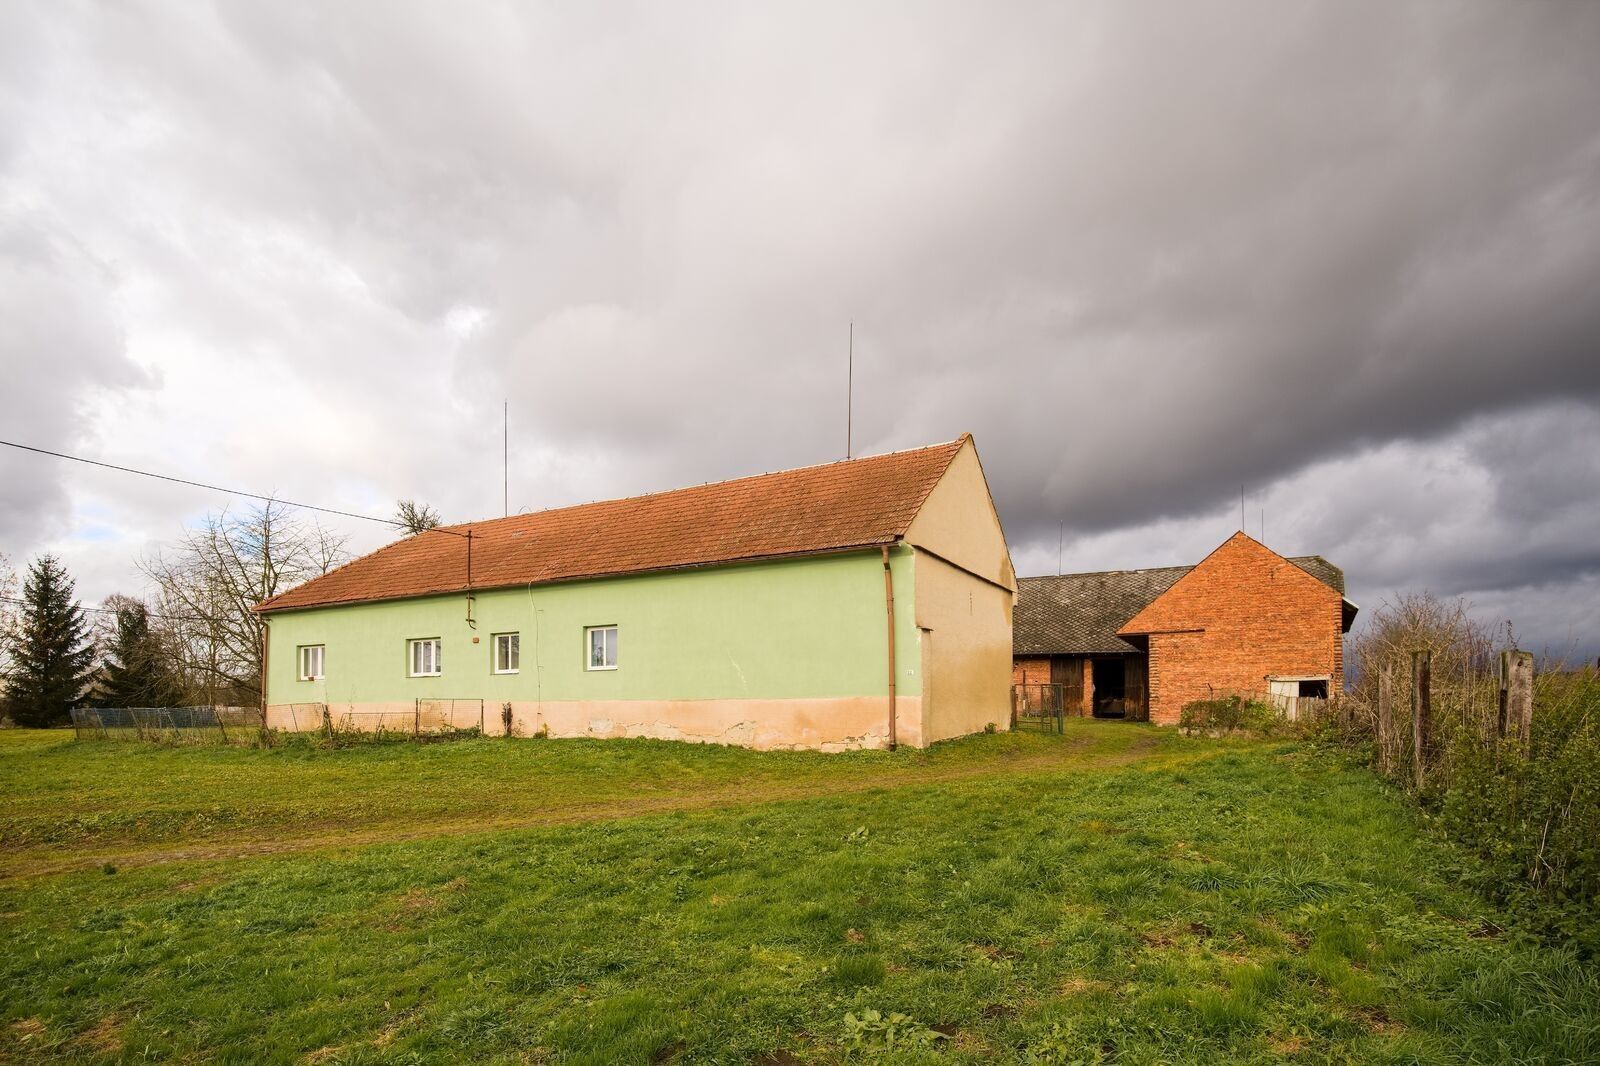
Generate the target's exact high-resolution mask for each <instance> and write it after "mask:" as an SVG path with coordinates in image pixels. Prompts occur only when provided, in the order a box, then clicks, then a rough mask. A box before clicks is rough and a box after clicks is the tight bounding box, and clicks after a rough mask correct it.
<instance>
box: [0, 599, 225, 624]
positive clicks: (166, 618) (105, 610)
mask: <svg viewBox="0 0 1600 1066" xmlns="http://www.w3.org/2000/svg"><path fill="white" fill-rule="evenodd" d="M0 603H14V604H16V605H17V606H18V607H27V606H29V604H28V601H27V600H22V599H18V598H17V597H15V596H0ZM73 606H74V607H76V608H77V609H78V610H80V611H90V612H93V613H94V614H121V613H122V611H120V610H118V609H117V608H114V607H85V606H84V605H83V604H81V603H75V604H73ZM144 613H145V617H146V618H153V619H155V620H157V621H161V622H204V621H206V619H204V618H200V617H197V616H195V615H184V614H156V613H155V612H154V611H152V610H150V608H148V607H146V608H145V612H144Z"/></svg>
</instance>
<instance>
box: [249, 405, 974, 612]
mask: <svg viewBox="0 0 1600 1066" xmlns="http://www.w3.org/2000/svg"><path fill="white" fill-rule="evenodd" d="M968 439H969V438H968V437H966V436H962V437H961V438H960V439H958V440H955V441H951V442H950V443H947V444H936V445H933V446H931V447H927V448H918V449H915V450H912V451H903V452H891V453H889V454H887V455H875V456H870V457H867V458H863V459H850V460H842V461H840V462H835V463H828V464H825V465H822V466H810V467H804V468H801V469H798V470H783V471H779V472H777V473H771V474H759V475H756V476H753V477H745V478H738V479H736V480H733V481H720V482H715V483H712V484H708V485H696V486H692V487H690V488H684V489H676V490H673V491H670V492H659V493H654V494H652V495H648V496H635V497H631V498H628V499H622V500H604V501H601V502H599V503H588V504H580V505H578V506H575V507H563V508H559V509H555V510H550V511H539V512H536V513H533V514H524V515H513V516H511V517H509V518H497V519H491V520H489V521H485V522H474V523H465V524H462V525H456V526H449V527H446V528H447V529H450V530H454V531H456V532H458V533H464V532H467V531H469V530H470V531H471V533H472V540H471V545H472V581H471V584H470V586H469V584H468V581H467V545H468V541H467V538H465V537H462V536H451V535H449V534H448V533H441V532H438V531H433V532H428V533H421V534H418V535H416V536H412V537H407V538H406V539H404V540H401V541H398V542H396V543H394V544H390V545H388V546H387V547H384V548H380V549H378V550H377V551H375V552H373V553H371V554H370V555H364V556H362V557H361V558H359V559H356V560H354V561H352V562H350V563H347V564H345V565H344V566H341V567H339V568H337V569H335V570H331V571H329V572H328V573H326V574H323V575H322V576H321V577H317V578H313V579H312V580H310V581H307V582H306V583H304V584H302V585H298V586H296V587H294V588H292V589H289V590H288V591H286V592H283V593H280V594H279V595H277V596H275V597H273V598H272V599H269V600H267V601H265V602H264V603H262V604H260V605H259V606H258V607H257V610H260V611H281V610H288V609H291V608H296V607H317V606H325V605H330V604H338V603H358V602H362V601H366V600H388V599H401V598H405V597H410V596H428V595H434V594H438V593H446V592H460V591H465V590H466V589H468V588H469V587H470V588H472V589H488V588H504V587H508V586H513V585H527V584H540V583H544V582H552V581H568V580H573V579H577V578H592V577H604V576H610V575H616V574H633V573H642V572H645V571H651V570H669V569H675V568H679V567H688V566H705V565H710V564H713V563H728V562H738V561H745V560H756V559H770V558H777V557H782V556H789V555H807V554H815V553H817V552H824V551H830V550H835V549H841V548H855V547H869V546H873V545H879V544H888V543H891V542H893V541H894V540H895V539H896V538H898V537H901V536H904V534H905V532H906V529H907V527H908V526H910V524H911V520H912V519H913V518H915V517H916V514H917V511H918V510H920V509H921V507H922V504H923V501H924V500H925V499H926V498H927V495H928V493H929V492H931V491H932V489H933V486H934V485H935V484H936V483H937V482H938V480H939V478H940V477H942V476H943V475H944V472H945V469H946V468H947V467H948V466H949V465H950V461H951V460H952V459H954V458H955V455H956V453H957V452H959V451H960V450H961V447H962V445H963V444H965V443H966V442H967V440H968Z"/></svg>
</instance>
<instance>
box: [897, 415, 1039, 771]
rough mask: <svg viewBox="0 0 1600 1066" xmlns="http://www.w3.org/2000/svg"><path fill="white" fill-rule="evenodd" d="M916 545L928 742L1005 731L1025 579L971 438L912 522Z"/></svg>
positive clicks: (924, 724)
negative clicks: (1020, 584)
mask: <svg viewBox="0 0 1600 1066" xmlns="http://www.w3.org/2000/svg"><path fill="white" fill-rule="evenodd" d="M905 539H906V541H907V542H908V543H910V544H911V545H912V546H914V547H915V548H916V549H917V553H916V577H915V579H914V582H913V586H914V589H915V596H916V618H917V628H918V632H919V634H920V636H921V638H922V648H921V653H922V656H921V658H922V705H921V711H922V737H923V741H924V742H925V743H931V742H933V741H936V740H945V739H947V738H949V737H959V736H964V735H966V734H968V733H976V732H978V731H979V730H981V729H983V728H984V727H985V726H988V725H991V724H992V725H993V726H994V727H995V728H996V729H1006V728H1007V727H1008V725H1009V723H1010V721H1011V611H1012V608H1013V606H1014V605H1015V603H1016V589H1017V579H1016V574H1015V572H1014V571H1013V570H1012V568H1011V555H1010V552H1008V551H1007V549H1006V538H1005V533H1004V532H1003V531H1002V530H1001V528H1000V517H999V516H998V515H997V514H996V513H995V509H994V502H993V500H991V499H990V497H989V485H988V483H987V482H986V481H985V480H984V477H983V467H982V466H981V465H980V464H979V462H978V450H977V448H976V447H974V446H973V443H972V440H971V438H968V439H967V441H966V443H965V444H963V445H962V447H961V450H960V451H959V452H957V453H956V456H955V458H954V459H952V460H951V461H950V466H949V467H948V468H947V469H946V470H945V473H944V476H943V477H941V478H940V479H939V483H938V484H937V485H935V486H934V487H933V491H932V492H930V493H929V494H928V498H927V500H926V501H924V503H923V505H922V509H921V510H920V511H918V512H917V517H916V518H915V519H914V520H913V521H912V523H911V526H910V528H908V529H907V530H906V538H905Z"/></svg>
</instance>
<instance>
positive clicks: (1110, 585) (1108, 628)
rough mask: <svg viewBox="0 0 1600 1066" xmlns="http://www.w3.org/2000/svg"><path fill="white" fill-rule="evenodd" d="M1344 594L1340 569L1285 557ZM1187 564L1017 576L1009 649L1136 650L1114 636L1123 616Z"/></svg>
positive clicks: (1319, 560) (1316, 558)
mask: <svg viewBox="0 0 1600 1066" xmlns="http://www.w3.org/2000/svg"><path fill="white" fill-rule="evenodd" d="M1289 561H1290V562H1291V563H1293V564H1294V565H1296V566H1298V567H1299V568H1300V569H1302V570H1304V571H1305V572H1306V573H1308V574H1310V575H1311V576H1312V577H1314V578H1316V579H1317V580H1318V581H1321V582H1322V583H1323V584H1324V585H1327V586H1328V587H1330V588H1332V589H1334V590H1335V591H1336V592H1338V593H1339V594H1340V595H1341V596H1342V595H1344V571H1342V570H1340V569H1339V568H1338V567H1336V566H1334V565H1333V564H1332V563H1330V562H1328V560H1326V559H1324V558H1323V557H1322V556H1320V555H1301V556H1296V557H1294V558H1291V559H1290V560H1289ZM1193 569H1194V567H1192V566H1161V567H1156V568H1154V569H1150V570H1102V571H1100V572H1098V573H1093V574H1064V575H1062V576H1060V577H1024V578H1020V579H1019V580H1018V581H1017V605H1016V609H1015V610H1014V611H1013V613H1012V636H1011V642H1012V650H1013V651H1014V653H1015V654H1017V655H1115V654H1118V653H1122V652H1132V651H1138V650H1140V649H1139V648H1137V647H1136V646H1135V645H1133V644H1130V643H1128V642H1127V641H1126V640H1123V639H1122V638H1121V637H1119V636H1117V630H1119V629H1121V628H1122V627H1123V625H1125V624H1126V623H1127V621H1128V619H1130V618H1132V617H1133V616H1134V615H1136V614H1138V613H1139V612H1140V611H1142V610H1144V609H1145V608H1146V607H1147V606H1149V605H1150V604H1151V603H1152V602H1153V601H1154V600H1155V598H1156V597H1157V596H1159V595H1161V594H1162V593H1163V592H1165V591H1167V590H1168V589H1170V588H1171V587H1172V586H1173V585H1174V584H1176V583H1177V581H1178V579H1179V578H1180V577H1182V576H1183V575H1184V574H1187V573H1188V572H1189V571H1190V570H1193Z"/></svg>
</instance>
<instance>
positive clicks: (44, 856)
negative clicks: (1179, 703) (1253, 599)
mask: <svg viewBox="0 0 1600 1066" xmlns="http://www.w3.org/2000/svg"><path fill="white" fill-rule="evenodd" d="M1159 744H1160V740H1159V738H1158V737H1157V736H1155V735H1154V734H1144V735H1141V736H1140V737H1139V738H1138V739H1136V740H1135V741H1134V742H1133V743H1132V744H1130V745H1128V747H1127V748H1125V749H1123V750H1121V751H1117V752H1110V753H1104V752H1095V751H1093V750H1086V749H1089V748H1090V746H1089V745H1087V744H1073V745H1071V746H1063V747H1062V748H1061V749H1060V750H1059V751H1053V752H1049V753H1046V754H1039V755H1028V756H1021V757H1018V758H1004V757H1002V758H999V759H996V760H994V761H993V762H986V763H981V764H976V765H966V766H959V767H950V768H938V769H930V770H927V771H926V772H921V773H916V774H914V775H907V776H905V777H903V778H857V779H843V780H838V781H820V782H816V781H803V780H797V781H788V782H782V783H779V784H776V785H774V784H762V785H759V786H755V787H750V786H743V785H739V786H723V787H718V788H714V789H710V790H707V791H702V792H697V793H680V794H676V795H672V794H669V795H663V796H638V797H630V798H628V799H626V800H608V801H604V802H599V803H594V804H584V805H575V806H564V807H562V808H560V809H556V810H543V811H535V812H524V813H518V814H514V815H506V816H501V817H488V818H485V817H484V816H483V815H482V814H481V813H480V812H463V813H462V814H460V815H458V816H453V817H450V818H445V819H436V820H433V821H427V822H397V823H391V824H389V825H383V826H375V827H372V828H367V829H344V828H341V829H336V830H322V831H318V832H311V833H304V832H302V833H296V834H294V835H291V836H285V835H284V833H285V832H291V833H292V832H293V830H292V828H285V829H280V830H274V835H273V836H271V837H263V838H260V839H253V840H243V839H240V838H239V837H237V836H232V837H226V838H219V839H215V840H211V841H206V842H203V843H195V844H192V845H189V846H185V847H176V848H175V847H171V846H169V845H159V844H158V845H153V846H149V847H144V848H128V849H122V850H98V851H92V852H76V853H70V854H63V853H62V852H63V849H62V848H61V847H59V846H58V847H55V848H51V849H48V850H35V851H30V852H25V853H23V852H19V853H14V854H12V855H6V856H3V857H0V881H5V880H14V879H31V878H38V877H50V876H54V875H57V874H63V873H71V872H73V871H76V870H92V869H96V868H99V867H101V866H104V865H106V864H108V863H109V864H112V865H115V866H116V867H117V868H118V869H136V868H139V867H144V866H160V865H166V864H169V863H184V862H208V861H213V860H217V859H245V858H254V857H260V856H269V855H286V854H296V853H301V852H312V851H327V850H341V849H349V848H361V847H367V846H370V845H374V844H389V843H403V842H407V841H416V840H429V839H435V838H447V837H463V836H472V835H476V834H486V833H496V832H503V831H505V830H511V829H531V828H543V827H553V826H563V825H581V824H585V823H590V822H608V821H618V820H621V819H626V818H642V817H647V816H650V815H657V814H671V813H678V812H683V811H706V810H719V809H723V808H730V807H745V806H760V805H765V804H772V803H792V802H795V801H798V800H812V799H825V798H828V797H832V796H848V795H854V794H859V793H864V792H893V791H901V790H904V789H917V788H925V787H928V786H931V785H941V784H949V783H952V782H958V781H963V780H970V779H974V778H981V777H993V776H996V775H1004V776H1007V777H1010V776H1021V775H1025V774H1029V773H1036V772H1041V771H1044V772H1048V771H1053V770H1075V771H1079V772H1090V773H1093V772H1097V771H1101V770H1110V769H1117V768H1120V767H1124V766H1128V765H1131V764H1133V763H1136V762H1140V761H1142V760H1144V759H1146V758H1148V757H1149V756H1150V755H1151V754H1152V753H1153V752H1154V751H1155V750H1156V749H1157V747H1158V746H1159ZM1205 757H1208V756H1207V754H1206V753H1202V752H1195V753H1193V754H1185V755H1183V756H1179V757H1178V758H1179V759H1181V760H1183V761H1191V760H1194V759H1198V758H1205Z"/></svg>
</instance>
